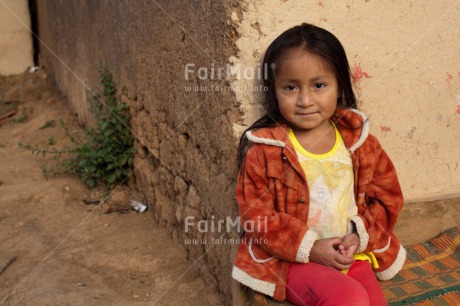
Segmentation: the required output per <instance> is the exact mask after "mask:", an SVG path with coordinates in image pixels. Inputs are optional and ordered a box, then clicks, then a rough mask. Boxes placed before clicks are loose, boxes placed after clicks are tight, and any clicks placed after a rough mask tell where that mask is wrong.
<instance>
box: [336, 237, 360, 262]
mask: <svg viewBox="0 0 460 306" xmlns="http://www.w3.org/2000/svg"><path fill="white" fill-rule="evenodd" d="M358 247H359V236H358V234H356V233H352V234H349V235H347V236H345V237H344V238H343V242H342V243H341V244H340V245H339V246H338V250H339V251H340V254H342V255H344V256H347V257H353V255H354V254H355V253H356V251H357V250H358Z"/></svg>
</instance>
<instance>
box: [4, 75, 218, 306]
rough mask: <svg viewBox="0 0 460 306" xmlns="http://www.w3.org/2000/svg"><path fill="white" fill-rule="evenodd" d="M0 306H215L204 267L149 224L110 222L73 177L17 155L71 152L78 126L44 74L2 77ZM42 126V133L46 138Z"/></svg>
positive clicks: (113, 216) (139, 216) (127, 219)
mask: <svg viewBox="0 0 460 306" xmlns="http://www.w3.org/2000/svg"><path fill="white" fill-rule="evenodd" d="M13 105H17V113H16V114H15V115H14V116H12V117H10V118H9V119H7V120H5V121H1V120H0V245H1V247H0V305H218V304H222V302H221V300H220V299H219V296H218V295H217V293H216V292H214V291H212V290H211V289H209V286H206V285H205V283H204V282H203V280H202V279H201V278H200V277H199V272H198V271H199V270H198V266H197V265H196V264H194V263H193V262H188V261H186V259H185V255H184V253H183V252H182V250H181V249H180V248H179V246H177V245H176V244H174V243H173V241H172V240H171V239H170V237H169V236H168V235H167V233H166V231H165V230H164V229H163V228H159V227H157V226H156V225H155V224H154V221H153V217H152V215H151V214H150V213H149V212H148V211H146V212H144V213H138V212H134V211H132V212H129V213H125V214H121V213H110V214H106V213H104V209H103V208H101V207H99V206H94V205H85V204H84V203H83V202H82V200H83V199H84V198H87V197H91V196H92V194H91V193H92V192H94V191H90V190H88V188H87V187H86V186H85V185H83V184H82V183H81V182H80V181H79V179H78V178H77V177H76V176H72V175H59V176H54V177H49V178H48V179H46V178H45V176H44V175H43V171H42V170H41V165H43V163H44V162H45V160H44V159H43V158H37V157H34V156H33V155H32V154H31V152H30V151H28V150H26V149H24V148H21V147H19V146H18V143H19V142H22V143H25V144H31V145H34V144H38V145H40V146H44V145H46V144H47V143H48V142H49V141H50V138H52V139H53V140H54V141H55V143H56V144H55V145H54V146H55V147H57V148H60V147H62V146H63V145H64V144H65V143H66V140H65V139H66V138H65V135H64V131H63V129H62V128H61V127H59V124H56V126H55V127H47V128H43V126H44V123H45V122H47V121H49V120H55V121H56V123H57V122H58V118H59V117H62V118H63V119H64V121H65V122H67V124H68V125H69V126H71V127H75V128H77V127H78V125H77V124H76V123H75V120H74V118H73V116H72V114H71V113H70V111H69V110H68V108H67V107H66V105H65V100H64V99H63V98H62V97H61V96H60V95H59V94H58V93H57V92H56V90H55V89H54V88H53V86H52V85H51V84H50V82H49V80H48V77H47V75H46V73H45V72H44V71H39V72H37V73H34V74H29V73H26V74H23V75H20V76H16V77H9V78H5V77H0V115H2V114H3V115H4V114H5V113H7V112H8V111H9V110H11V109H12V107H13ZM41 127H42V129H40V128H41Z"/></svg>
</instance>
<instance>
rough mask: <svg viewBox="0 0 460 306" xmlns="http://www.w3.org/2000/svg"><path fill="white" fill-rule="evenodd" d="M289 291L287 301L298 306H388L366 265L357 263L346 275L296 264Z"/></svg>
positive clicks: (290, 276) (318, 265) (291, 272)
mask: <svg viewBox="0 0 460 306" xmlns="http://www.w3.org/2000/svg"><path fill="white" fill-rule="evenodd" d="M286 288H287V292H286V299H287V300H288V301H289V302H291V303H294V304H296V305H308V306H313V305H333V306H338V305H340V306H345V305H346V306H366V305H372V306H380V305H387V303H386V300H385V296H384V295H383V291H382V289H381V288H380V285H379V282H378V281H377V278H376V277H375V275H374V272H373V271H372V269H371V266H370V264H369V263H368V262H367V261H355V262H354V263H353V265H352V266H351V268H350V269H349V270H348V273H347V274H346V275H345V274H343V273H342V272H340V271H339V270H336V269H334V268H330V267H326V266H323V265H320V264H317V263H314V262H309V263H306V264H300V263H293V264H292V265H291V267H290V268H289V271H288V277H287V284H286Z"/></svg>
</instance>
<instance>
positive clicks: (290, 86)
mask: <svg viewBox="0 0 460 306" xmlns="http://www.w3.org/2000/svg"><path fill="white" fill-rule="evenodd" d="M284 89H286V90H287V91H293V90H295V89H296V87H295V86H294V85H288V86H286V87H284Z"/></svg>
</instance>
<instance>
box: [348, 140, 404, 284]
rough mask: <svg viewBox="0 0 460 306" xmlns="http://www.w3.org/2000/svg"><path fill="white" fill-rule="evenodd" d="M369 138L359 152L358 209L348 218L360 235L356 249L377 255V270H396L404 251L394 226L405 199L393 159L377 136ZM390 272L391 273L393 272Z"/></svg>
mask: <svg viewBox="0 0 460 306" xmlns="http://www.w3.org/2000/svg"><path fill="white" fill-rule="evenodd" d="M369 138H370V139H369V140H368V141H366V142H368V143H367V144H366V143H365V144H364V145H363V150H362V151H361V152H360V170H359V172H358V173H359V174H358V175H359V176H358V180H362V181H360V182H359V187H358V192H359V194H358V207H359V212H358V216H355V217H353V218H352V220H351V221H353V223H354V226H355V228H356V231H357V233H358V235H359V237H360V247H359V249H358V252H363V251H364V252H373V253H374V254H375V255H376V257H377V259H380V260H379V261H380V263H379V265H380V267H379V269H378V271H384V270H386V269H388V268H390V267H391V270H392V271H393V272H394V271H396V273H397V272H398V271H399V270H400V269H401V267H402V265H403V263H404V260H405V251H404V249H403V248H402V246H401V245H400V244H399V242H398V240H397V239H396V237H395V235H394V234H393V230H394V227H395V224H396V221H397V219H398V216H399V212H400V211H401V209H402V207H403V203H404V199H403V195H402V191H401V187H400V185H399V182H398V177H397V173H396V169H395V167H394V166H393V163H392V162H391V160H390V158H389V157H388V155H387V154H386V153H385V151H384V150H383V149H382V147H381V145H380V143H379V142H378V141H377V139H376V138H375V137H373V136H371V135H370V136H369ZM393 272H391V274H393V275H391V277H393V276H394V274H396V273H393ZM391 277H389V278H391ZM386 278H387V279H388V277H386Z"/></svg>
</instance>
